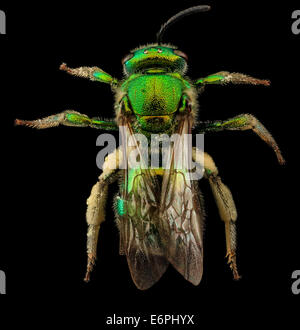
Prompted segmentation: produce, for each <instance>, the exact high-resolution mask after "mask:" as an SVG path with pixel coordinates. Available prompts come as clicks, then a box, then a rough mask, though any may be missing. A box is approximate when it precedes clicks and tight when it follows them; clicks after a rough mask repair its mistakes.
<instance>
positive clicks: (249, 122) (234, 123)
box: [198, 114, 285, 165]
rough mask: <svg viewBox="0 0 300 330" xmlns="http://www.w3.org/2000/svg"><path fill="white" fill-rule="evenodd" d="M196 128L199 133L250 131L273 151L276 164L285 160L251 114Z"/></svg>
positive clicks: (260, 124) (204, 123)
mask: <svg viewBox="0 0 300 330" xmlns="http://www.w3.org/2000/svg"><path fill="white" fill-rule="evenodd" d="M198 128H199V129H200V131H201V132H203V133H206V132H219V131H223V130H232V131H234V130H239V131H245V130H252V131H253V132H255V133H256V134H257V135H258V136H259V137H260V138H261V139H262V140H264V141H265V142H266V143H267V144H268V145H269V146H270V147H271V148H272V149H273V150H274V151H275V154H276V156H277V159H278V162H279V163H280V164H281V165H283V164H284V163H285V160H284V158H283V156H282V154H281V152H280V149H279V147H278V145H277V143H276V141H275V140H274V138H273V137H272V135H271V133H270V132H269V131H268V130H267V129H266V128H265V127H264V125H263V124H262V123H261V122H260V121H259V120H258V119H257V118H255V117H254V116H253V115H251V114H242V115H238V116H236V117H233V118H231V119H228V120H224V121H221V120H218V121H213V122H202V123H201V122H200V123H199V126H198Z"/></svg>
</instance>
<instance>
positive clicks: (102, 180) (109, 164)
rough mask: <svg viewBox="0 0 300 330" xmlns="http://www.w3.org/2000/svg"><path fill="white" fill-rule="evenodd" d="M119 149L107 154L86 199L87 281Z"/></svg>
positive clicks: (94, 259)
mask: <svg viewBox="0 0 300 330" xmlns="http://www.w3.org/2000/svg"><path fill="white" fill-rule="evenodd" d="M119 153H120V151H119V149H116V150H115V151H114V152H113V153H111V154H109V155H108V156H107V157H106V158H105V162H104V164H103V172H102V174H101V175H100V176H99V181H98V182H97V183H96V184H95V185H94V186H93V188H92V191H91V194H90V197H89V198H88V199H87V212H86V221H87V224H88V231H87V256H88V261H87V270H86V275H85V278H84V281H85V282H89V280H90V274H91V272H92V270H93V268H94V265H95V261H96V257H97V243H98V235H99V229H100V225H101V223H102V222H103V221H104V220H105V205H106V199H107V190H108V185H109V184H111V183H113V182H114V181H115V180H116V178H117V174H118V167H119Z"/></svg>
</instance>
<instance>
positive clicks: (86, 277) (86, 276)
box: [84, 254, 96, 283]
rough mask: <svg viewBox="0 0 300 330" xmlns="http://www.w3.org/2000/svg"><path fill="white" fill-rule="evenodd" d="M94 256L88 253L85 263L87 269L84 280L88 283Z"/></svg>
mask: <svg viewBox="0 0 300 330" xmlns="http://www.w3.org/2000/svg"><path fill="white" fill-rule="evenodd" d="M95 260H96V257H95V256H94V255H93V254H88V263H87V269H86V274H85V278H84V281H85V282H86V283H88V282H89V281H90V278H91V272H92V271H93V268H94V265H95Z"/></svg>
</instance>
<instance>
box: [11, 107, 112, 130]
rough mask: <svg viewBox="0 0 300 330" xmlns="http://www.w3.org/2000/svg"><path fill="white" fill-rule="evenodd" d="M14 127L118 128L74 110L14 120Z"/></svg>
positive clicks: (110, 123)
mask: <svg viewBox="0 0 300 330" xmlns="http://www.w3.org/2000/svg"><path fill="white" fill-rule="evenodd" d="M15 125H19V126H28V127H33V128H37V129H43V128H49V127H56V126H59V125H64V126H76V127H93V128H99V129H104V130H117V129H118V126H117V124H116V123H115V122H113V121H111V122H108V121H101V120H99V119H97V118H89V117H88V116H87V115H84V114H81V113H79V112H77V111H74V110H66V111H64V112H61V113H58V114H56V115H52V116H48V117H45V118H42V119H37V120H21V119H16V120H15Z"/></svg>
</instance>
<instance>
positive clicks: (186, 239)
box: [159, 119, 204, 285]
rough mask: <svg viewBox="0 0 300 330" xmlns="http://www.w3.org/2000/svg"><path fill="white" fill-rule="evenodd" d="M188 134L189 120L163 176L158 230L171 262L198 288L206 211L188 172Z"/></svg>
mask: <svg viewBox="0 0 300 330" xmlns="http://www.w3.org/2000/svg"><path fill="white" fill-rule="evenodd" d="M189 132H190V123H189V119H184V120H183V121H182V122H181V124H180V126H179V138H178V139H177V141H175V143H174V145H173V147H170V153H169V154H170V162H169V166H168V168H169V169H168V170H166V171H165V174H164V177H163V182H162V193H161V200H162V202H161V211H160V219H161V221H160V227H159V228H160V236H161V237H162V240H163V241H164V242H165V243H164V244H165V246H166V249H167V254H166V257H167V259H168V260H169V262H170V263H171V264H172V265H173V267H174V268H175V269H176V270H177V271H178V272H179V273H180V274H182V275H183V276H184V278H185V279H186V280H188V281H190V282H191V283H193V284H194V285H198V284H199V283H200V280H201V278H202V273H203V242H202V237H203V235H202V233H203V222H204V209H203V207H202V204H203V203H202V201H201V195H200V191H199V189H198V184H197V183H196V182H195V181H194V180H191V174H190V172H189V171H188V170H186V169H187V168H188V162H189V161H190V159H191V158H189V157H190V155H189V152H191V150H189V148H186V145H185V144H184V141H183V139H184V134H187V133H189ZM190 149H191V148H190Z"/></svg>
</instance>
